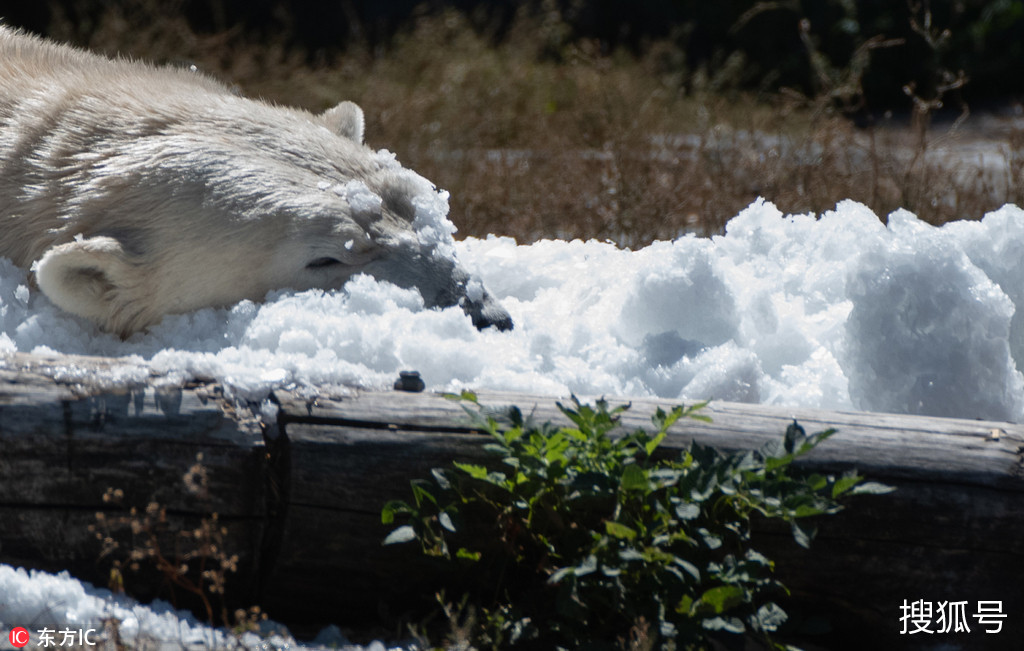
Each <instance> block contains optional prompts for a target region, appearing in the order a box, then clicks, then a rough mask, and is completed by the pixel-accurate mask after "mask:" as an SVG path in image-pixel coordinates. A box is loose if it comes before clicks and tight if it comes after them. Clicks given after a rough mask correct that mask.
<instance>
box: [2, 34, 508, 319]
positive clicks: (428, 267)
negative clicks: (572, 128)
mask: <svg viewBox="0 0 1024 651" xmlns="http://www.w3.org/2000/svg"><path fill="white" fill-rule="evenodd" d="M363 124H364V123H363V113H362V111H361V110H360V109H359V107H358V106H356V105H355V104H353V103H351V102H342V103H341V104H339V105H338V106H336V107H334V108H332V109H330V110H328V111H326V112H324V113H322V114H320V115H314V114H312V113H308V112H306V111H303V110H299V109H290V108H283V107H278V106H271V105H269V104H266V103H264V102H260V101H256V100H251V99H246V98H243V97H239V96H237V95H236V94H234V93H233V92H231V91H230V90H229V89H228V88H226V87H225V86H224V85H222V84H220V83H218V82H216V81H214V80H212V79H210V78H208V77H205V76H203V75H201V74H198V73H196V72H194V71H190V70H185V69H176V68H160V67H154V66H151V65H147V64H144V63H138V62H131V61H126V60H111V59H107V58H105V57H101V56H98V55H95V54H91V53H89V52H84V51H80V50H76V49H73V48H71V47H68V46H63V45H57V44H54V43H50V42H47V41H44V40H42V39H39V38H36V37H32V36H28V35H26V34H23V33H21V32H19V31H16V30H13V29H10V28H6V27H4V26H2V25H0V257H8V258H10V259H12V260H13V261H14V263H15V264H17V265H20V266H23V267H29V266H32V268H33V270H34V271H35V280H36V282H37V284H38V285H39V288H40V289H41V290H42V291H43V293H45V294H46V295H47V296H48V297H49V298H50V299H51V300H52V301H53V302H54V303H55V304H57V305H58V306H60V307H61V308H63V309H65V310H67V311H68V312H71V313H74V314H78V315H81V316H83V317H86V318H89V319H91V320H93V321H95V322H96V323H98V324H99V325H100V326H101V327H103V328H104V329H106V330H110V331H113V332H116V333H119V334H120V335H121V336H127V335H128V334H130V333H132V332H135V331H137V330H140V329H142V328H145V327H146V326H149V325H151V324H154V323H156V322H157V321H159V320H160V319H161V317H162V316H163V315H165V314H168V313H175V312H187V311H191V310H195V309H198V308H201V307H207V306H224V305H230V304H233V303H236V302H238V301H239V300H242V299H245V298H249V299H253V300H261V299H262V298H263V297H264V296H265V295H266V293H267V292H268V291H269V290H272V289H279V288H293V289H298V290H302V289H309V288H312V287H319V288H325V289H329V288H338V287H341V286H342V285H343V284H344V283H345V282H346V281H347V280H348V279H349V278H350V277H351V276H353V275H355V274H359V273H366V274H369V275H372V276H374V277H376V278H378V279H381V280H387V281H390V282H393V283H395V284H397V285H400V286H402V287H406V288H413V287H415V288H417V289H418V290H419V291H420V293H421V294H422V296H423V299H424V303H425V304H426V305H427V306H428V307H445V306H450V305H455V304H459V305H461V306H462V307H463V309H464V310H465V311H466V312H467V313H468V314H469V315H470V317H471V318H472V320H473V323H474V324H475V325H476V326H477V327H478V328H485V327H488V326H495V327H496V328H498V329H500V330H507V329H509V328H511V327H512V320H511V318H510V317H509V315H508V313H507V312H506V311H505V310H504V309H503V308H502V307H501V306H500V305H499V304H498V303H497V302H495V301H494V300H493V299H492V298H491V297H490V296H489V295H488V294H487V293H486V291H484V289H483V286H482V285H481V284H480V282H479V281H476V280H471V279H470V277H469V276H468V274H467V273H466V272H465V271H464V270H463V269H462V268H461V267H460V266H459V265H458V263H457V262H456V260H455V256H454V249H453V248H452V239H451V233H452V231H453V230H454V227H453V226H451V223H450V222H448V221H447V219H445V218H444V215H445V214H446V213H447V202H446V199H445V197H446V195H444V194H439V193H438V192H437V191H436V190H435V189H434V187H433V186H432V185H431V184H430V183H429V182H428V181H427V180H426V179H424V178H423V177H421V176H419V175H417V174H415V173H414V172H412V171H410V170H406V169H403V168H402V167H401V166H399V165H398V163H397V162H395V160H394V156H392V155H390V154H388V153H387V152H383V151H382V152H374V151H372V150H371V149H369V148H368V147H366V146H364V145H363Z"/></svg>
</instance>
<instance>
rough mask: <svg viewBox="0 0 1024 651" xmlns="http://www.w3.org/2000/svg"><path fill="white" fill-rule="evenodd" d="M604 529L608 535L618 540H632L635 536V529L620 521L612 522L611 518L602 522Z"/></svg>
mask: <svg viewBox="0 0 1024 651" xmlns="http://www.w3.org/2000/svg"><path fill="white" fill-rule="evenodd" d="M604 530H605V531H606V532H607V533H608V535H609V536H613V537H615V538H618V539H620V540H633V539H634V538H636V531H635V530H633V529H631V528H629V527H627V526H626V525H624V524H622V523H621V522H614V521H612V520H606V521H605V523H604Z"/></svg>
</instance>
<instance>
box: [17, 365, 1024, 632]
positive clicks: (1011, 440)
mask: <svg viewBox="0 0 1024 651" xmlns="http://www.w3.org/2000/svg"><path fill="white" fill-rule="evenodd" d="M111 370H114V371H117V372H118V373H120V377H122V378H123V377H127V378H129V380H127V381H125V380H122V381H121V382H120V383H119V384H118V385H117V386H111V385H110V382H109V381H106V380H102V381H101V380H100V378H103V377H107V376H109V375H110V371H111ZM99 371H106V372H107V373H106V375H104V374H103V373H100V372H99ZM166 382H167V379H166V378H161V377H159V376H156V375H153V374H150V373H149V372H148V370H147V369H146V368H145V366H144V365H142V364H139V363H135V364H134V365H133V363H132V362H116V361H111V360H101V359H89V358H56V359H49V360H48V359H41V358H35V357H31V356H26V355H21V354H18V355H14V356H12V357H10V358H8V359H7V360H6V361H3V362H2V363H0V532H2V534H0V562H5V563H11V564H15V565H25V566H31V567H39V568H43V569H49V570H61V569H68V570H70V571H71V572H72V573H73V574H74V575H75V576H78V577H79V578H82V579H85V580H91V581H93V582H96V583H99V584H101V585H102V584H104V583H105V582H106V580H107V578H108V576H109V575H108V571H109V570H108V568H109V560H110V559H104V560H102V561H98V560H97V558H98V556H99V552H100V549H101V541H100V540H98V539H97V538H96V535H95V532H91V531H89V530H88V526H89V525H90V524H95V523H96V514H97V513H98V512H99V513H103V514H104V515H105V516H106V517H107V518H108V519H109V518H112V517H116V516H119V515H121V516H123V515H125V513H126V511H125V509H127V508H129V506H130V505H134V506H136V507H137V508H139V509H143V508H145V505H147V504H149V503H150V502H158V503H159V504H160V505H161V506H163V507H164V508H165V509H166V512H167V517H168V520H169V521H170V522H169V526H170V527H171V528H174V527H180V528H185V529H188V528H192V527H196V526H197V523H199V522H201V520H202V519H203V518H204V517H209V515H210V514H212V513H217V516H218V521H219V522H220V523H221V524H222V525H223V526H224V527H226V529H227V545H229V546H230V548H231V553H233V554H237V555H238V556H239V564H238V571H237V572H236V573H234V575H233V587H234V591H235V594H236V595H243V596H241V597H240V599H241V600H243V601H251V602H255V603H260V604H261V605H262V606H263V607H264V609H265V610H266V611H267V612H269V613H270V614H271V615H272V616H274V617H277V618H279V619H280V620H282V621H285V622H287V623H290V624H292V625H293V626H294V627H297V628H298V629H299V630H303V627H309V629H312V628H315V627H316V626H320V625H323V624H325V623H329V622H334V623H341V624H343V625H350V626H351V625H357V626H358V625H365V624H366V623H367V622H373V621H382V619H386V618H387V617H388V616H390V615H395V614H396V609H401V608H402V607H403V605H404V604H406V603H408V597H409V593H410V591H422V590H425V589H427V586H426V584H425V583H424V581H425V580H426V579H425V577H427V576H428V572H427V570H428V566H429V563H427V562H426V561H424V560H423V559H421V558H420V557H419V555H418V551H417V550H416V549H415V545H400V546H388V547H382V546H381V540H382V539H383V537H384V536H385V535H386V533H387V532H388V528H387V527H385V526H383V525H382V524H381V523H380V509H381V506H382V505H383V504H384V503H385V502H386V501H387V500H389V499H395V498H407V497H408V493H409V481H410V479H413V478H416V477H425V476H428V474H429V471H430V469H431V468H434V467H442V466H447V465H449V464H450V463H451V462H452V461H453V460H456V459H457V460H463V461H480V460H483V459H485V458H486V457H485V453H484V451H483V449H482V446H483V444H484V443H486V442H487V438H486V436H484V435H481V434H480V433H478V432H477V431H475V430H474V428H473V423H472V420H471V419H470V418H469V416H468V415H467V414H466V413H465V412H464V410H463V408H462V406H461V405H460V404H459V403H456V402H452V401H450V400H447V399H445V398H443V397H441V396H439V395H436V394H431V393H421V394H412V393H402V392H352V393H351V394H350V395H341V396H338V395H336V396H328V395H317V396H315V397H312V398H310V397H308V396H306V395H305V394H299V393H295V392H289V391H277V392H274V394H273V395H272V396H271V399H272V400H273V401H274V402H276V404H277V406H278V413H277V417H276V421H274V422H269V423H268V422H266V421H265V420H264V421H263V422H261V421H260V419H259V418H257V417H256V416H255V415H254V414H255V411H254V410H253V409H249V408H246V407H245V406H239V405H236V404H235V403H234V402H233V401H231V400H227V399H225V397H224V395H223V391H222V390H221V388H220V387H219V386H218V385H217V384H216V383H214V382H208V381H195V382H192V383H190V384H188V385H186V386H166ZM479 398H480V401H481V403H483V404H484V405H486V406H488V407H491V408H495V409H499V408H501V407H503V406H507V405H512V404H515V405H517V406H518V407H520V409H522V410H523V412H524V413H532V414H533V417H534V418H535V419H536V420H537V421H538V422H543V421H545V420H550V421H553V422H563V420H564V419H563V417H562V415H561V414H560V413H559V412H558V410H557V408H556V405H555V400H554V399H553V398H551V397H544V396H531V395H524V394H509V393H485V392H482V393H480V394H479ZM609 401H610V402H612V403H613V404H618V402H619V401H616V400H614V399H610V400H609ZM621 402H626V400H622V401H621ZM671 406H672V403H671V402H670V401H662V400H651V399H633V400H632V407H631V409H630V410H629V411H627V412H626V413H625V414H624V415H623V419H622V421H623V425H624V426H625V427H628V428H630V429H632V428H634V427H648V428H649V427H650V416H651V414H652V413H653V412H654V410H655V409H656V408H657V407H662V408H669V407H671ZM703 413H704V414H705V415H708V416H710V417H711V418H712V422H711V423H703V422H700V421H693V420H683V421H680V422H678V423H676V425H674V426H673V428H672V430H671V432H670V435H669V437H668V438H667V439H666V441H665V442H664V443H663V449H664V450H666V451H667V452H668V453H670V454H671V453H674V452H675V451H678V450H682V449H684V448H686V447H687V446H688V445H689V442H690V440H692V439H696V440H698V441H700V442H702V443H705V444H709V445H713V446H716V447H719V448H722V449H730V450H740V449H749V448H754V447H760V446H761V445H763V444H764V443H765V442H767V441H769V440H773V439H778V438H779V437H781V435H782V432H783V431H784V430H785V428H786V426H787V425H789V423H791V422H792V420H793V419H794V418H795V419H797V420H798V421H799V423H800V424H801V425H802V426H803V427H804V428H805V429H806V430H807V431H808V432H814V431H819V430H823V429H826V428H830V427H833V428H836V429H838V430H839V433H838V434H837V435H835V436H834V437H832V438H831V439H829V440H828V441H826V442H825V443H823V444H822V445H821V446H819V447H818V448H817V449H816V450H814V451H813V452H812V453H811V454H810V455H809V456H808V457H807V458H806V460H805V461H803V462H802V464H801V465H802V467H803V468H805V469H806V470H807V471H809V472H810V471H813V472H823V473H839V472H842V471H844V470H847V469H850V468H856V469H857V470H859V471H860V472H861V473H862V474H864V475H866V476H867V477H868V478H869V479H870V480H873V481H880V482H884V483H888V484H891V485H893V486H895V487H896V488H897V490H896V491H895V492H894V493H891V494H889V495H884V496H870V497H859V498H853V499H852V500H850V502H849V505H848V508H847V509H845V510H844V511H843V512H841V513H840V514H839V515H836V516H831V517H828V518H824V519H822V520H821V521H820V523H819V524H820V531H819V534H818V537H817V538H816V539H815V541H814V543H813V544H812V547H811V550H809V551H808V550H804V549H802V548H800V547H798V546H797V545H796V544H795V543H794V542H793V541H792V538H791V536H790V534H789V532H788V530H785V531H783V530H780V529H778V528H777V527H771V526H763V527H761V528H760V529H759V530H758V531H757V532H756V533H755V544H756V546H757V549H758V550H760V551H762V552H763V553H765V554H766V555H767V556H768V557H769V558H772V559H774V560H775V561H776V562H777V566H776V567H777V574H778V577H779V578H780V579H781V580H782V581H783V583H785V584H786V585H787V586H789V587H790V588H791V590H792V591H793V596H792V599H791V600H790V602H789V603H788V604H787V605H788V606H789V609H790V610H792V611H793V612H794V613H799V615H800V616H801V617H805V618H807V620H808V621H814V618H815V617H817V616H822V617H825V618H827V619H828V620H829V621H830V623H831V626H832V629H833V631H832V633H831V634H829V635H826V636H824V637H821V638H820V640H821V644H822V645H823V646H825V647H826V648H834V649H844V648H850V649H853V648H857V649H860V648H891V649H899V648H907V649H913V648H923V647H922V646H920V645H921V642H920V640H921V638H923V637H925V636H924V635H917V636H913V637H912V636H906V635H901V634H900V631H901V630H902V624H901V622H900V617H901V615H902V611H901V606H902V605H903V604H904V600H906V601H907V602H913V601H916V600H919V599H923V600H925V601H929V602H933V603H934V604H935V606H936V607H937V606H938V604H939V602H944V601H967V602H968V613H969V615H968V616H970V613H973V612H975V610H976V604H977V602H978V601H1001V602H1002V608H1003V612H1004V613H1007V615H1008V617H1007V618H1006V620H1004V625H1003V630H1002V632H1001V633H999V634H997V635H991V634H986V633H985V632H984V629H983V628H982V627H980V626H978V625H977V622H976V621H975V620H974V619H970V621H969V622H968V624H969V625H971V631H972V632H971V633H970V634H964V633H961V634H959V635H953V634H948V635H941V634H938V635H937V634H932V635H928V636H927V637H928V643H930V644H938V643H945V644H949V645H951V646H950V648H957V647H960V648H965V649H966V648H969V649H989V648H991V649H1000V648H1017V646H1016V645H1018V644H1019V640H1020V639H1024V587H1022V586H1024V582H1022V580H1021V579H1022V577H1024V505H1022V499H1021V498H1022V497H1024V495H1022V493H1024V455H1022V449H1024V427H1022V426H1020V425H1015V424H1009V423H992V422H983V421H972V420H956V419H942V418H928V417H918V416H897V415H886V414H868V413H853V412H835V411H823V410H816V409H799V408H776V407H766V406H759V405H741V404H730V403H718V402H714V403H712V404H710V405H709V406H708V407H707V408H706V409H705V410H704V412H703ZM197 455H202V465H203V466H204V467H205V468H206V472H207V475H208V485H207V491H205V493H202V494H197V493H193V492H190V491H188V490H187V489H186V488H185V486H184V484H183V482H182V475H183V473H184V472H185V471H186V470H187V469H188V468H189V467H190V466H192V465H193V464H194V463H195V462H196V457H197ZM109 488H120V489H122V490H123V491H124V493H125V500H124V502H125V503H124V504H123V505H115V504H111V503H108V502H104V500H103V495H104V493H105V492H107V490H108V489H109ZM108 521H109V520H108ZM127 544H130V541H128V542H126V543H125V545H127ZM167 545H168V547H167V549H168V550H169V549H171V547H170V545H171V543H170V542H168V543H167ZM126 578H129V579H130V577H126ZM152 578H153V577H152V576H150V577H148V579H147V581H144V582H142V583H141V584H140V585H135V586H134V588H135V592H136V593H137V594H140V596H142V597H143V598H148V597H150V596H157V595H163V596H167V594H166V591H165V590H164V589H163V588H162V587H161V586H160V584H159V582H158V581H157V582H154V581H153V580H152ZM147 591H148V592H147ZM247 605H248V604H247ZM911 628H913V627H911ZM933 628H936V627H933ZM809 639H811V640H813V639H816V638H809Z"/></svg>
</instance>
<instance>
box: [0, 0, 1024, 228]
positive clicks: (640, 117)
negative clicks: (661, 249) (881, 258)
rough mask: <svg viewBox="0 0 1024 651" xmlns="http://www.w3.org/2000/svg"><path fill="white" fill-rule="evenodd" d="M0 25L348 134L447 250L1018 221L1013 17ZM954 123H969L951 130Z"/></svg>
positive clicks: (912, 2) (914, 8)
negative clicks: (566, 240) (375, 155)
mask: <svg viewBox="0 0 1024 651" xmlns="http://www.w3.org/2000/svg"><path fill="white" fill-rule="evenodd" d="M0 17H2V18H3V20H4V21H5V22H6V23H7V24H11V25H16V26H20V27H23V28H25V29H28V30H30V31H32V32H36V33H39V34H43V35H47V36H50V37H52V38H55V39H58V40H62V41H68V42H72V43H75V44H77V45H81V46H85V47H89V48H91V49H94V50H97V51H102V52H106V53H108V54H122V55H125V56H131V57H133V58H144V59H149V60H154V61H157V62H161V63H169V64H172V65H196V66H198V67H199V68H200V69H201V70H203V71H205V72H207V73H209V74H211V75H214V76H216V77H218V78H220V79H222V80H224V81H226V82H227V83H229V84H232V85H234V86H236V87H237V88H238V89H239V90H240V91H241V92H242V93H244V94H246V95H252V96H258V97H262V98H264V99H267V100H270V101H274V102H278V103H283V104H291V105H298V106H302V107H305V108H308V109H311V110H322V109H324V108H326V107H328V106H331V105H333V104H334V103H336V102H337V101H339V100H341V99H352V100H354V101H356V102H358V103H359V104H360V105H362V106H363V108H364V109H365V111H366V114H367V122H368V125H367V141H368V144H370V145H371V146H373V147H378V148H380V147H383V148H388V149H391V150H392V151H395V152H396V153H397V154H398V157H399V160H401V161H402V162H403V163H404V164H405V165H406V166H408V167H411V168H413V169H416V170H417V171H419V172H420V173H421V174H423V175H424V176H426V177H427V178H429V179H431V180H432V181H434V182H435V183H436V184H437V185H438V186H440V187H443V188H446V189H448V190H450V191H451V193H452V199H451V205H452V219H453V221H455V223H456V224H457V225H458V226H459V227H460V234H461V235H484V234H487V233H497V234H506V235H512V236H515V237H516V238H517V239H518V240H519V241H521V242H529V241H533V240H535V239H538V238H543V237H584V238H599V239H605V238H607V239H612V240H614V241H616V242H618V243H620V244H622V245H624V246H634V247H635V246H640V245H643V244H645V243H647V242H649V241H651V240H652V239H664V238H671V237H676V236H678V235H680V234H682V233H684V232H696V233H699V234H713V233H716V232H720V231H721V229H722V227H723V225H724V223H725V222H726V221H727V220H728V219H729V218H730V217H732V216H733V215H735V214H736V213H737V212H738V211H739V210H741V209H742V208H743V207H745V206H746V205H748V204H749V203H750V202H751V201H752V200H754V199H755V198H756V197H758V196H764V197H765V198H767V199H769V200H772V201H774V202H775V203H776V204H777V205H778V206H779V207H780V208H781V209H782V210H783V211H785V212H821V211H823V210H828V209H830V208H832V207H833V206H834V205H835V203H836V202H837V201H840V200H842V199H845V198H852V199H855V200H857V201H861V202H863V203H865V204H867V205H868V206H870V207H871V208H872V209H874V210H875V212H876V213H878V214H879V215H880V216H882V217H883V218H884V216H885V215H887V214H888V213H889V212H891V211H892V210H894V209H896V208H898V207H905V208H908V209H910V210H912V211H914V212H916V213H917V214H918V215H919V216H920V217H922V218H923V219H926V220H928V221H931V222H933V223H941V222H944V221H947V220H950V219H959V218H979V217H981V216H982V215H983V214H984V213H985V212H986V211H988V210H991V209H994V208H996V207H998V206H1000V205H1002V204H1003V203H1007V202H1020V201H1021V195H1022V194H1024V183H1022V171H1024V164H1022V160H1024V157H1022V149H1024V126H1022V125H1024V122H1021V121H1019V120H1018V119H1017V117H1018V113H1019V112H1020V105H1019V104H1018V100H1019V98H1020V97H1021V96H1022V95H1024V76H1022V75H1020V74H1019V73H1018V70H1019V69H1020V67H1021V64H1022V63H1024V52H1022V51H1021V50H1022V48H1024V1H1013V0H995V1H982V0H934V1H932V2H929V1H928V0H891V1H882V0H779V1H773V2H757V1H754V0H718V1H717V2H705V1H701V0H638V1H637V2H629V3H627V2H613V1H610V0H530V1H526V2H515V1H513V0H498V1H493V2H481V1H472V0H428V1H427V2H418V1H417V0H376V1H371V0H292V1H286V0H207V1H204V2H199V1H197V0H77V1H59V0H36V1H34V2H24V1H23V0H19V1H17V2H15V1H10V0H0ZM972 110H973V113H972Z"/></svg>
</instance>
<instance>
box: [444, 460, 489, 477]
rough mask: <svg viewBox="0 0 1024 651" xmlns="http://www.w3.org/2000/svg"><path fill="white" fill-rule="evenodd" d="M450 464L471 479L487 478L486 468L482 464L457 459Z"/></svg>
mask: <svg viewBox="0 0 1024 651" xmlns="http://www.w3.org/2000/svg"><path fill="white" fill-rule="evenodd" d="M452 465H454V466H455V467H456V468H458V469H459V470H461V471H462V472H464V473H466V474H467V475H469V476H470V477H472V478H473V479H486V478H487V468H484V467H483V466H478V465H476V464H472V463H459V462H458V461H456V462H454V463H453V464H452Z"/></svg>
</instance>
